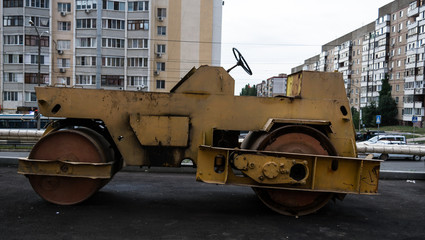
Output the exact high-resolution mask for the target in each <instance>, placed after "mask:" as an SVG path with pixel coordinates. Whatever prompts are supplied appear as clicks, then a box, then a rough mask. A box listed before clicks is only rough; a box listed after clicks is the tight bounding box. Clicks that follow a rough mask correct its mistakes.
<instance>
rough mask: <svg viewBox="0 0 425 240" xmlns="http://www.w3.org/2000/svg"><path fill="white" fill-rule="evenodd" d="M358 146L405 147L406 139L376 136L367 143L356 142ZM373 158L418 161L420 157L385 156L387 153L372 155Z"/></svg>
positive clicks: (403, 137) (400, 136) (405, 155)
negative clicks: (392, 145) (391, 145)
mask: <svg viewBox="0 0 425 240" xmlns="http://www.w3.org/2000/svg"><path fill="white" fill-rule="evenodd" d="M357 144H358V146H359V145H374V144H377V145H379V144H384V145H387V144H395V145H406V144H407V142H406V137H405V136H402V135H378V136H375V137H372V138H370V139H369V140H367V141H363V142H358V143H357ZM372 154H373V157H374V158H379V159H382V160H387V159H412V160H416V161H419V160H421V158H422V157H421V156H419V155H408V154H387V153H372Z"/></svg>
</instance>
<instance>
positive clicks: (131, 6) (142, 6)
mask: <svg viewBox="0 0 425 240" xmlns="http://www.w3.org/2000/svg"><path fill="white" fill-rule="evenodd" d="M128 11H129V12H138V11H149V1H129V2H128Z"/></svg>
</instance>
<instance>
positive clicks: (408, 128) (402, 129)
mask: <svg viewBox="0 0 425 240" xmlns="http://www.w3.org/2000/svg"><path fill="white" fill-rule="evenodd" d="M368 129H369V130H378V128H377V127H376V128H368ZM379 130H380V131H385V132H404V133H413V130H415V131H414V132H415V134H425V128H415V129H413V127H412V126H382V127H379ZM362 132H363V131H362Z"/></svg>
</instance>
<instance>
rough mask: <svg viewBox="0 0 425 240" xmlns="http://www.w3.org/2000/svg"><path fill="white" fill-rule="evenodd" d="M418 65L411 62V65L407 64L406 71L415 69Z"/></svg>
mask: <svg viewBox="0 0 425 240" xmlns="http://www.w3.org/2000/svg"><path fill="white" fill-rule="evenodd" d="M416 66H417V65H416V62H411V63H407V64H406V69H409V68H415V67H416Z"/></svg>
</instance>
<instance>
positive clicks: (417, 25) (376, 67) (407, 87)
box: [292, 0, 425, 125]
mask: <svg viewBox="0 0 425 240" xmlns="http://www.w3.org/2000/svg"><path fill="white" fill-rule="evenodd" d="M423 2H424V1H422V0H420V1H412V0H396V1H393V2H391V3H389V4H387V5H385V6H383V7H381V8H380V9H379V13H378V18H377V20H376V21H374V22H372V23H370V24H368V25H366V26H363V27H361V28H359V29H356V30H355V31H353V32H351V33H349V34H347V35H345V36H342V37H340V38H338V39H335V40H333V41H331V42H329V43H327V44H325V45H323V46H322V52H321V53H320V54H319V60H318V62H317V65H318V66H319V68H318V70H319V71H329V72H333V71H338V72H341V73H342V74H343V78H344V81H345V86H346V90H347V97H348V98H349V101H350V104H351V106H353V107H355V108H357V109H361V108H363V107H366V106H367V105H368V104H370V103H371V102H376V103H377V102H378V98H379V91H381V89H382V80H383V79H385V78H386V77H388V79H389V83H390V85H391V87H392V92H391V94H392V97H393V98H394V100H395V101H396V103H397V108H398V112H399V113H398V116H397V119H398V120H399V122H400V123H402V124H411V121H412V117H413V116H416V117H418V121H419V122H420V123H421V125H422V122H423V120H424V119H423V117H424V102H425V92H424V90H423V89H424V88H425V85H424V83H425V79H424V76H425V75H424V74H423V71H424V50H425V48H424V46H425V40H424V39H425V34H423V33H425V30H424V25H425V21H424V20H425V19H424V17H425V6H423ZM422 34H423V35H422ZM312 66H313V64H312V63H311V59H307V60H305V63H304V64H303V65H301V66H298V67H295V68H293V69H292V72H293V73H294V72H297V71H300V70H315V69H314V67H312Z"/></svg>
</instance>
